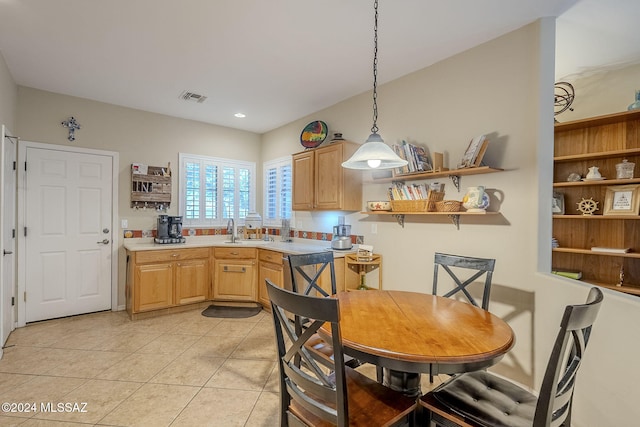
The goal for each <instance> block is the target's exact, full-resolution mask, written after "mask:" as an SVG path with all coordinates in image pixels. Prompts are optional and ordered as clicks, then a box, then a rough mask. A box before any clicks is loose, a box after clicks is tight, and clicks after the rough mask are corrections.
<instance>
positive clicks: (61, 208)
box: [24, 147, 113, 322]
mask: <svg viewBox="0 0 640 427" xmlns="http://www.w3.org/2000/svg"><path fill="white" fill-rule="evenodd" d="M25 161H26V165H27V166H26V172H25V190H24V193H25V194H24V203H25V207H24V214H25V228H26V235H25V257H24V262H25V264H26V266H25V320H26V322H33V321H38V320H44V319H52V318H56V317H63V316H69V315H75V314H82V313H90V312H94V311H100V310H107V309H110V308H111V302H112V301H111V295H112V292H111V283H112V280H111V275H112V264H111V263H112V259H111V254H112V245H113V242H112V238H111V237H112V230H111V226H112V223H113V221H112V217H111V216H112V192H113V188H112V187H113V182H112V175H113V169H112V168H113V158H112V157H111V156H108V155H100V154H93V153H84V152H71V151H61V150H56V149H47V148H42V147H27V148H26V153H25Z"/></svg>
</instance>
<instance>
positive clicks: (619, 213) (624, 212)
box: [552, 111, 640, 296]
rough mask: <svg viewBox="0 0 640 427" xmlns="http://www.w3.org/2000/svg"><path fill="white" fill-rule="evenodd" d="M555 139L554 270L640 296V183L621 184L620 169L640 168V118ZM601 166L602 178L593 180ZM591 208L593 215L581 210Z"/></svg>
mask: <svg viewBox="0 0 640 427" xmlns="http://www.w3.org/2000/svg"><path fill="white" fill-rule="evenodd" d="M554 133H555V138H554V177H553V189H554V209H555V213H554V214H553V215H552V220H553V237H554V239H556V241H557V244H556V247H554V248H553V249H552V269H553V270H558V271H574V272H580V276H581V278H580V280H582V281H584V282H587V283H590V284H594V285H598V286H602V287H606V288H609V289H615V290H617V291H621V292H625V293H628V294H632V295H638V296H640V221H639V220H640V215H639V212H638V206H639V205H640V176H639V175H638V171H635V172H632V173H631V174H630V175H629V176H630V177H629V178H624V179H620V178H619V170H618V168H619V166H617V165H620V164H622V163H623V161H624V160H627V161H628V162H629V163H635V164H639V163H640V111H630V112H623V113H616V114H609V115H606V116H600V117H593V118H588V119H582V120H576V121H572V122H566V123H558V124H556V125H555V132H554ZM594 167H595V169H596V170H598V171H599V174H600V177H597V178H591V179H589V178H588V177H587V176H585V175H586V173H587V171H591V170H593V169H594ZM634 173H635V175H634ZM617 196H619V197H617ZM556 200H559V201H560V203H557V202H556ZM585 201H587V202H589V203H590V204H591V209H589V210H592V212H591V213H590V214H589V213H588V212H587V213H586V214H583V213H581V211H579V210H578V209H582V210H583V212H584V210H585V208H584V203H585ZM619 201H621V202H622V203H618V202H619ZM592 248H594V249H592ZM598 248H600V249H598ZM602 249H604V250H602Z"/></svg>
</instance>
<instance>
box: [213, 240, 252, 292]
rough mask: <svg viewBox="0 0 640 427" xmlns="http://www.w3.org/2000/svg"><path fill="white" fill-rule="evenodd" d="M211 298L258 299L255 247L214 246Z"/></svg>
mask: <svg viewBox="0 0 640 427" xmlns="http://www.w3.org/2000/svg"><path fill="white" fill-rule="evenodd" d="M213 251H214V262H213V274H214V278H213V299H214V300H220V301H241V302H245V301H258V291H257V286H256V281H257V278H258V275H257V272H258V271H257V268H256V257H257V249H256V248H214V250H213Z"/></svg>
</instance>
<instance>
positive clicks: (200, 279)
mask: <svg viewBox="0 0 640 427" xmlns="http://www.w3.org/2000/svg"><path fill="white" fill-rule="evenodd" d="M175 273H176V279H175V288H176V303H177V304H189V303H193V302H200V301H205V300H206V299H208V297H209V292H208V291H209V261H208V260H206V259H193V260H186V261H180V262H177V263H176V266H175Z"/></svg>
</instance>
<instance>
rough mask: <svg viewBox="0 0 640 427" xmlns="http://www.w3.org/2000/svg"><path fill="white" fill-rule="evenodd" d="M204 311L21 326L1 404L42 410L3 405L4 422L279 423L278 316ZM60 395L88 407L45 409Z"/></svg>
mask: <svg viewBox="0 0 640 427" xmlns="http://www.w3.org/2000/svg"><path fill="white" fill-rule="evenodd" d="M201 311H202V310H201V309H197V310H192V311H188V312H184V313H177V314H172V315H166V316H161V317H156V318H152V319H145V320H137V321H133V322H132V321H130V320H129V318H128V317H127V315H126V313H124V312H117V313H113V312H103V313H95V314H88V315H83V316H76V317H70V318H65V319H57V320H50V321H46V322H39V323H35V324H30V325H28V326H26V327H24V328H19V329H16V330H15V331H13V332H12V333H11V335H10V336H9V340H8V341H7V346H6V348H5V349H4V357H3V358H2V359H1V360H0V401H1V402H0V403H3V402H9V403H11V402H13V403H16V404H19V405H21V408H20V409H23V410H24V408H22V406H24V405H25V404H28V406H29V407H30V409H33V406H31V405H32V404H35V411H33V410H32V411H31V412H19V413H18V412H6V411H4V410H2V411H0V426H13V425H19V426H23V427H30V426H72V425H105V426H154V427H157V426H207V425H210V426H277V425H278V405H279V401H278V399H279V394H278V382H277V376H278V370H277V365H276V362H275V360H276V351H275V341H274V338H273V323H272V322H273V321H272V319H271V317H270V316H271V315H270V314H269V313H267V312H262V313H260V314H259V315H257V316H254V317H251V318H247V319H219V318H210V317H204V316H202V315H201ZM58 403H69V404H78V405H79V406H78V407H77V408H75V409H84V410H86V412H78V411H72V412H67V411H59V412H54V411H50V410H49V411H46V410H43V409H47V408H46V406H47V405H53V407H54V408H56V409H57V404H58ZM85 403H86V406H83V405H84V404H85ZM43 405H44V406H43ZM3 409H4V408H3ZM14 409H18V408H14ZM71 409H74V407H73V406H71Z"/></svg>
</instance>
